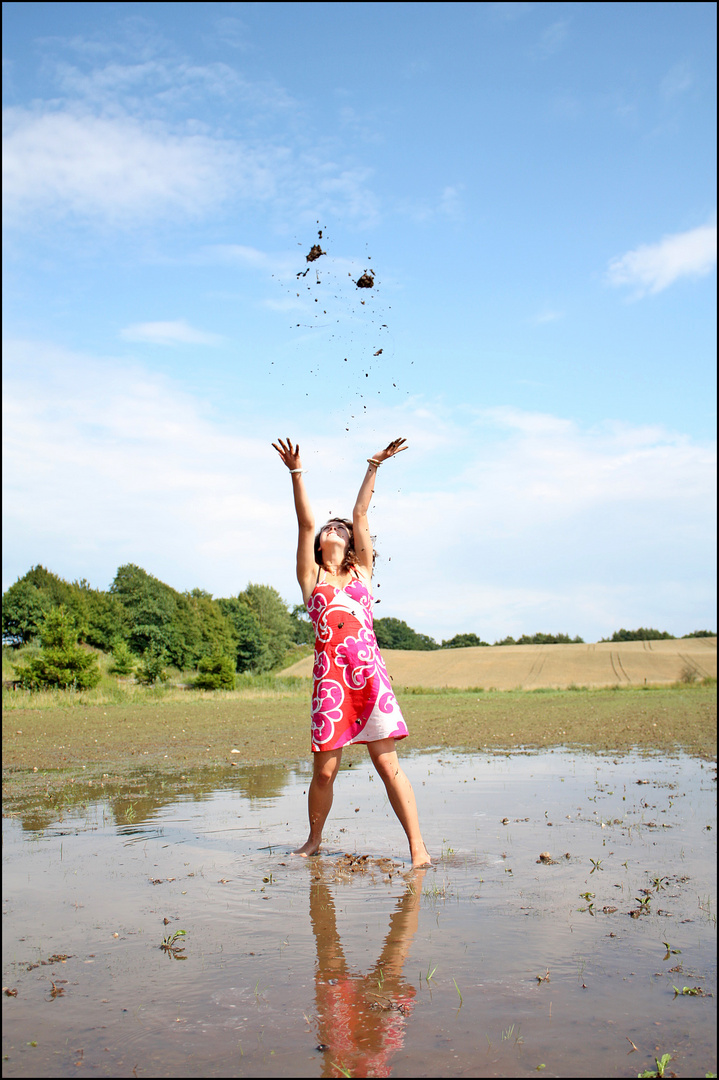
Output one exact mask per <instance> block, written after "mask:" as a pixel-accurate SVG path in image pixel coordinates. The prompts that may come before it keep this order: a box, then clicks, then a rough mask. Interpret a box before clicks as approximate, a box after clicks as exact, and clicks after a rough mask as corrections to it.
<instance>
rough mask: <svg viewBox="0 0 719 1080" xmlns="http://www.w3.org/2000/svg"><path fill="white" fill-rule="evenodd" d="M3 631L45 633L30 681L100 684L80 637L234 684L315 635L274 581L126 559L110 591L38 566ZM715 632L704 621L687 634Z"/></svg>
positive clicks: (383, 627)
mask: <svg viewBox="0 0 719 1080" xmlns="http://www.w3.org/2000/svg"><path fill="white" fill-rule="evenodd" d="M374 625H375V631H376V634H377V641H378V643H379V646H380V648H383V649H419V650H430V649H452V648H464V647H468V646H478V645H487V644H488V642H485V641H482V640H481V638H480V637H479V636H478V635H477V634H472V633H464V634H455V636H454V637H453V638H450V639H448V640H444V641H442V642H441V644H440V643H438V642H437V641H435V640H434V639H433V638H431V637H429V636H428V635H426V634H421V633H418V632H417V631H416V630H413V629H412V627H410V626H408V625H407V623H406V622H404V621H403V620H401V619H394V618H383V619H375V624H374ZM2 633H3V644H5V645H10V646H12V647H14V648H19V647H21V646H23V645H27V644H29V643H32V642H36V641H40V643H41V645H42V650H41V654H40V656H35V657H33V658H31V659H30V661H29V662H28V663H27V664H25V665H20V668H19V676H20V677H19V681H20V682H22V683H23V684H24V685H27V686H30V687H31V688H34V687H38V686H41V685H56V686H67V685H73V686H76V687H77V688H79V689H82V688H86V687H89V686H90V685H97V681H99V678H100V675H99V669H98V668H97V660H96V658H95V657H94V656H93V655H92V653H90V652H88V650H87V649H83V648H82V646H91V647H92V648H94V649H99V650H101V651H103V652H105V653H111V654H112V657H113V662H112V668H111V670H112V671H113V672H114V673H115V674H118V675H130V674H133V675H135V677H136V678H138V679H139V680H140V681H142V682H146V683H149V684H151V683H153V682H156V681H157V680H158V679H161V678H163V676H164V672H165V669H166V668H167V667H174V668H177V669H178V670H180V671H186V670H188V669H194V670H196V671H197V673H198V675H197V678H196V679H195V685H197V686H203V685H205V686H207V687H208V688H217V687H219V686H226V687H232V686H233V685H234V676H235V673H237V672H240V673H242V672H253V673H257V674H261V673H263V672H270V671H274V670H276V669H278V668H279V667H281V666H282V665H283V664H284V663H285V662H286V659H287V655H288V653H289V652H290V651H291V650H292V649H293V647H294V646H299V645H310V644H312V643H313V641H314V633H313V628H312V624H311V622H310V620H309V616H308V615H307V611H306V609H305V608H304V606H303V605H302V604H297V605H295V606H294V607H292V608H290V607H288V605H287V604H286V603H285V602H284V600H283V599H282V597H281V596H280V594H279V593H278V592H277V590H276V589H274V588H272V586H270V585H258V584H253V583H250V584H249V585H248V586H247V588H246V589H244V590H243V591H242V592H239V593H238V594H237V595H236V596H231V597H226V598H219V599H215V598H213V597H212V595H211V594H210V593H208V592H206V591H204V590H203V589H192V590H191V591H189V592H183V593H181V592H178V591H177V590H176V589H173V588H172V587H171V586H169V585H166V584H165V583H164V582H162V581H160V580H159V579H158V578H155V577H153V576H152V575H151V574H148V573H147V572H146V571H145V570H143V569H142V568H141V567H139V566H136V565H134V564H133V563H127V564H125V565H124V566H121V567H119V569H118V571H117V573H116V574H115V578H114V580H113V582H112V584H111V586H110V588H109V589H108V590H107V591H104V590H101V589H93V588H91V587H90V585H89V583H88V582H87V581H86V580H84V579H83V580H81V581H75V582H72V583H69V582H67V581H64V580H63V579H62V578H60V577H58V576H57V575H56V574H53V573H51V571H49V570H47V569H46V568H45V567H43V566H35V567H33V568H32V569H31V570H29V571H28V572H27V574H25V575H24V576H23V577H21V578H19V579H18V581H16V582H15V584H14V585H11V586H10V588H9V589H8V590H7V591H6V592H5V594H4V595H3V598H2ZM619 635H623V636H619ZM709 635H710V631H703V630H700V631H696V632H695V634H693V635H687V636H709ZM658 637H665V638H669V637H672V635H671V634H667V633H662V632H660V631H658V630H646V629H641V628H640V629H639V630H636V631H627V630H620V631H618V632H617V633H615V634H614V636H613V637H612V639H611V640H612V641H627V640H635V639H637V638H658ZM581 641H582V638H580V637H575V638H570V637H569V636H568V635H567V634H543V633H542V634H534V635H532V636H531V637H530V636H528V635H526V634H525V635H522V637H520V638H518V639H516V640H515V639H514V638H512V637H506V638H504V639H503V640H501V641H497V642H495V645H524V644H553V643H562V642H566V643H569V642H574V643H581ZM93 679H95V682H93V681H92V680H93Z"/></svg>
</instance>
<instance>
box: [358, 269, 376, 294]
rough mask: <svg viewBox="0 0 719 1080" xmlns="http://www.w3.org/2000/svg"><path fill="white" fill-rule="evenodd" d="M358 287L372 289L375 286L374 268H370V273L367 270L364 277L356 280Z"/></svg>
mask: <svg viewBox="0 0 719 1080" xmlns="http://www.w3.org/2000/svg"><path fill="white" fill-rule="evenodd" d="M355 285H356V286H357V288H358V289H371V288H373V287H374V270H370V271H369V273H368V272H367V271H366V270H365V272H364V274H362V277H360V278H358V279H357V281H356V282H355Z"/></svg>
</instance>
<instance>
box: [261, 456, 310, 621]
mask: <svg viewBox="0 0 719 1080" xmlns="http://www.w3.org/2000/svg"><path fill="white" fill-rule="evenodd" d="M277 442H278V443H279V444H280V445H279V446H278V445H277V443H272V445H273V447H274V448H275V450H276V451H277V453H278V454H279V455H280V457H281V458H282V461H283V462H284V464H285V465H286V466H287V468H288V469H289V471H290V474H291V476H292V494H293V495H294V500H295V511H296V513H297V526H298V529H299V536H298V539H297V580H298V581H299V583H300V588H301V589H302V598H303V599H304V601H305V603H307V601H308V600H309V598H310V596H311V595H312V590H313V589H314V587H315V579H316V577H317V564H316V563H315V518H314V514H313V513H312V507H311V506H310V500H309V496H308V495H307V488H306V487H305V482H304V480H303V479H302V462H301V460H300V444H299V443H297V444H296V446H294V447H293V445H292V440H291V439H287V441H286V442H285V441H284V440H283V439H278V440H277Z"/></svg>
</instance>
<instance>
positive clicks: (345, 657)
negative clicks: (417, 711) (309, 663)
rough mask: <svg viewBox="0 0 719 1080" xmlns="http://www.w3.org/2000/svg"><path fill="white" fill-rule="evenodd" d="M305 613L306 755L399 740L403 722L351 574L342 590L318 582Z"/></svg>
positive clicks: (367, 601)
mask: <svg viewBox="0 0 719 1080" xmlns="http://www.w3.org/2000/svg"><path fill="white" fill-rule="evenodd" d="M307 610H308V612H309V615H310V618H311V619H312V623H313V625H314V628H315V662H314V668H313V672H312V675H313V693H312V749H313V750H314V751H319V750H335V749H337V748H339V747H341V746H345V745H346V744H347V743H351V742H355V743H358V742H359V743H361V742H374V741H376V740H378V739H387V738H395V739H402V738H404V737H405V736H406V735H407V734H408V732H407V725H406V724H405V722H404V719H403V717H402V713H401V710H400V707H399V704H398V702H397V699H396V697H395V695H394V691H393V690H392V684H391V682H390V679H389V675H388V674H387V669H386V667H385V664H384V661H383V659H382V655H381V653H380V651H379V646H378V645H377V638H376V636H375V633H374V626H373V618H372V596H371V593H370V591H369V589H368V588H367V586H366V584H365V583H364V581H363V580H362V579H361V578H360V577H359V574H357V576H356V577H354V578H353V579H352V580H351V581H349V582H348V583H347V585H346V586H345V588H344V589H340V588H338V587H337V586H336V585H331V584H330V583H329V582H328V581H318V583H317V585H316V586H315V588H314V590H313V593H312V595H311V597H310V599H309V600H308V602H307Z"/></svg>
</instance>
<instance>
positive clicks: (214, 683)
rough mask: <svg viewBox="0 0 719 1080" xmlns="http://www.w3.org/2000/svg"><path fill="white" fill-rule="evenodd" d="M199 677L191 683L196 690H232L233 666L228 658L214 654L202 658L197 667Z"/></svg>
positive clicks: (233, 680)
mask: <svg viewBox="0 0 719 1080" xmlns="http://www.w3.org/2000/svg"><path fill="white" fill-rule="evenodd" d="M197 670H198V671H199V675H198V676H197V678H196V679H195V680H194V682H193V686H195V687H196V688H197V689H198V690H234V688H235V665H234V663H233V661H232V660H231V659H230V658H229V656H223V655H222V653H215V654H214V656H204V657H203V658H202V660H200V662H199V664H198V665H197Z"/></svg>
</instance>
